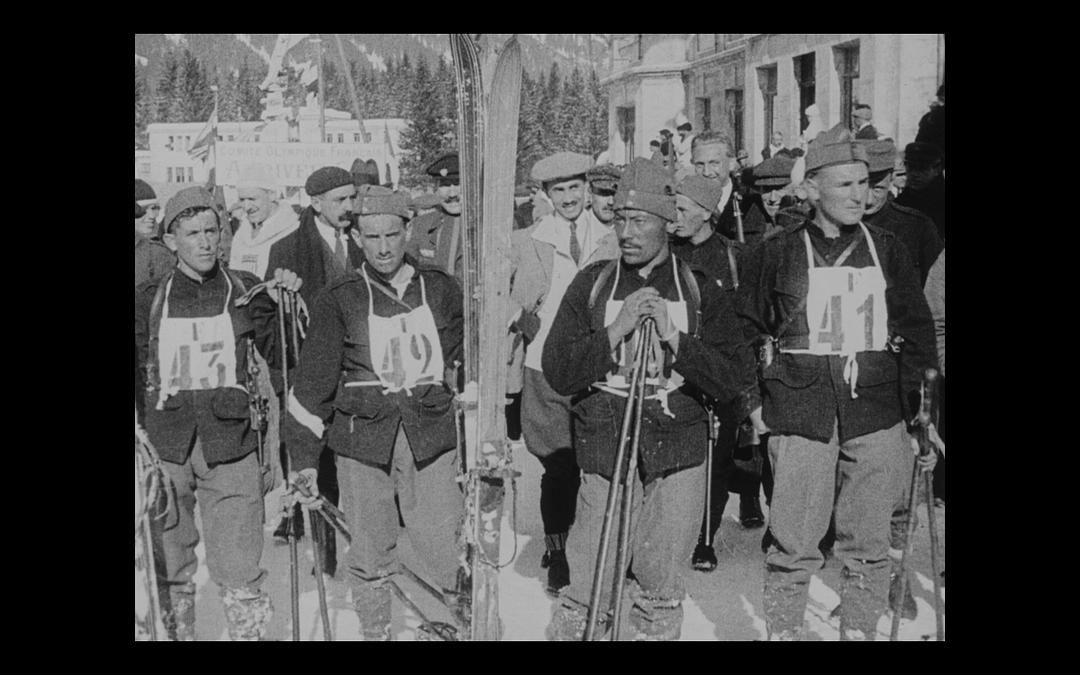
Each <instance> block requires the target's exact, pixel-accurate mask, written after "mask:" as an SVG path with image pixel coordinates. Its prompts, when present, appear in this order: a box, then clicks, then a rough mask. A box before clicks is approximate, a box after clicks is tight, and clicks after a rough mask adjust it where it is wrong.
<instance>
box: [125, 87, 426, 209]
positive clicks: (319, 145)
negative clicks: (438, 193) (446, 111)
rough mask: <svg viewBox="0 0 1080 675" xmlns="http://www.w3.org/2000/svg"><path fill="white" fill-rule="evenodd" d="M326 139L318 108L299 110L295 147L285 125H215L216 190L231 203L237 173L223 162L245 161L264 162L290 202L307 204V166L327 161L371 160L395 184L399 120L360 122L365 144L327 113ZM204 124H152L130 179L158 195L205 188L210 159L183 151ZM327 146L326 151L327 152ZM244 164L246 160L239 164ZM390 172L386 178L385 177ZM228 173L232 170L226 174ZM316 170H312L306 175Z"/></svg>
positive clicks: (337, 115)
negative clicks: (218, 187) (220, 189)
mask: <svg viewBox="0 0 1080 675" xmlns="http://www.w3.org/2000/svg"><path fill="white" fill-rule="evenodd" d="M325 115H326V135H325V137H323V138H320V133H319V109H318V107H304V108H300V109H299V113H298V119H299V134H298V141H299V142H293V143H290V142H289V141H288V128H287V126H286V125H285V123H284V122H270V123H266V122H220V123H218V127H217V144H218V145H217V149H218V152H217V155H218V157H217V160H218V172H217V174H216V178H217V182H218V184H219V185H223V186H224V187H225V195H226V199H227V200H229V201H231V200H233V199H234V198H235V189H233V188H232V185H231V182H234V181H235V177H236V175H237V173H238V168H237V167H236V166H235V164H236V161H233V163H232V164H231V165H230V166H225V165H224V164H225V163H224V161H223V159H222V158H223V157H231V158H234V160H235V158H238V157H249V158H250V161H252V162H267V163H270V164H272V165H273V166H274V167H275V169H279V171H278V174H279V179H280V180H281V182H282V185H283V186H284V187H285V189H286V196H287V198H288V199H289V200H292V201H296V202H297V203H300V204H306V203H307V201H308V200H307V195H306V194H303V189H302V186H303V184H304V180H305V179H306V177H307V176H306V175H305V176H303V177H298V174H299V173H303V172H305V171H307V174H308V175H310V171H308V164H304V163H303V160H301V159H300V156H301V155H305V156H306V157H308V158H309V162H313V163H316V164H317V163H319V162H320V161H326V162H327V163H328V164H334V165H337V166H341V167H343V168H345V169H348V168H349V167H350V166H351V165H352V162H353V160H355V159H357V158H363V159H374V160H375V161H376V162H378V164H379V176H380V178H381V179H382V181H383V182H387V180H390V181H392V182H393V183H395V184H396V183H397V182H398V179H399V175H400V174H399V170H398V164H399V158H400V157H401V146H400V139H401V132H402V131H403V130H404V128H405V125H406V121H405V120H404V119H399V118H391V119H365V120H364V128H365V130H366V131H367V133H368V135H369V141H370V142H368V143H364V139H363V137H362V135H361V131H360V124H359V122H357V121H356V120H355V119H353V118H352V115H350V114H349V113H347V112H342V111H340V110H333V109H330V108H327V109H326V111H325ZM205 127H206V123H205V122H184V123H154V124H150V125H149V126H148V127H147V132H148V134H149V149H148V150H136V151H135V177H136V178H142V179H143V180H145V181H147V182H148V183H150V184H151V185H152V186H153V187H154V188H155V190H156V191H157V192H158V193H159V196H160V195H161V194H162V193H165V194H173V193H175V192H176V191H177V190H179V189H182V188H184V187H187V186H188V185H192V184H195V185H205V184H206V182H207V180H208V179H209V177H210V169H211V168H212V166H213V161H214V154H213V153H210V154H208V155H207V156H206V157H205V159H198V158H194V157H192V156H191V155H190V154H189V153H188V151H189V150H190V149H191V147H192V146H193V145H194V144H195V143H196V140H197V139H198V137H199V133H200V132H201V131H202V130H203V129H204V128H205ZM327 146H331V147H327ZM243 161H249V160H243ZM387 166H389V176H387ZM230 167H231V168H230ZM317 168H319V167H318V166H314V165H312V166H311V171H314V169H317Z"/></svg>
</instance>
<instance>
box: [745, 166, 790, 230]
mask: <svg viewBox="0 0 1080 675" xmlns="http://www.w3.org/2000/svg"><path fill="white" fill-rule="evenodd" d="M794 165H795V159H794V158H792V157H791V156H790V155H788V154H786V153H781V154H779V155H777V156H775V157H771V158H769V159H767V160H765V161H764V162H762V163H761V164H758V165H757V166H755V167H754V168H753V169H752V170H751V171H749V172H748V173H749V187H750V193H749V194H748V195H747V197H746V200H745V201H744V204H745V205H746V213H745V214H744V215H743V231H744V232H745V235H746V243H747V244H748V245H751V246H752V245H754V244H756V243H758V242H759V241H761V240H762V239H767V238H769V237H771V236H773V235H775V234H777V233H778V232H779V231H780V230H782V229H783V228H785V227H787V226H788V225H791V224H793V219H792V217H789V214H790V213H791V211H789V209H790V207H792V206H794V205H795V201H796V200H795V197H794V196H793V195H792V194H791V189H790V187H791V170H792V168H793V167H794ZM796 213H797V214H798V216H797V218H796V219H797V220H799V221H801V220H802V219H803V215H804V214H802V213H801V212H796Z"/></svg>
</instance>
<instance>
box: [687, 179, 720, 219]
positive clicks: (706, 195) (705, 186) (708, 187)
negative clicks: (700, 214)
mask: <svg viewBox="0 0 1080 675" xmlns="http://www.w3.org/2000/svg"><path fill="white" fill-rule="evenodd" d="M675 192H676V194H680V195H683V196H684V197H689V198H690V199H692V200H694V203H695V204H697V205H698V206H700V207H702V208H705V209H708V210H709V211H712V210H713V209H715V208H716V205H717V203H719V202H720V197H721V196H723V194H724V186H723V185H721V184H720V181H718V180H714V179H711V178H706V177H705V176H698V175H696V174H695V175H693V176H687V177H686V178H683V179H682V182H680V183H679V187H677V188H676V189H675Z"/></svg>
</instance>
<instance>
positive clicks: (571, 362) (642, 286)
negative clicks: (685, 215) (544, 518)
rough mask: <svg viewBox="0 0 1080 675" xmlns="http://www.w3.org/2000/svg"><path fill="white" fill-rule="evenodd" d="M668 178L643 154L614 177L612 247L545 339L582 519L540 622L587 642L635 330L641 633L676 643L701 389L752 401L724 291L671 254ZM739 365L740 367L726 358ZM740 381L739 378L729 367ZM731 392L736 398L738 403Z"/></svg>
mask: <svg viewBox="0 0 1080 675" xmlns="http://www.w3.org/2000/svg"><path fill="white" fill-rule="evenodd" d="M674 192H675V190H674V185H673V184H672V179H671V174H670V172H667V171H665V170H663V169H662V168H660V167H657V166H656V164H655V163H654V162H652V161H650V160H647V159H644V158H638V159H635V160H634V161H633V162H632V163H631V164H630V165H629V166H628V167H627V168H626V169H625V170H624V172H623V175H622V178H621V179H620V181H619V191H618V193H617V194H616V195H615V211H616V217H615V229H616V232H617V234H618V238H619V247H620V251H621V255H620V256H619V258H618V260H616V261H599V262H596V263H593V264H592V265H589V266H588V267H586V268H585V269H583V270H582V271H581V273H580V274H578V275H577V277H576V278H575V279H574V281H573V282H572V283H571V284H570V287H569V288H568V289H567V291H566V294H565V296H564V297H563V299H562V303H561V304H560V305H559V310H558V312H557V313H556V315H555V319H554V322H553V324H552V327H551V332H550V334H549V335H548V337H547V342H546V343H545V345H544V353H543V361H542V363H543V368H544V374H545V376H546V377H547V380H548V382H549V384H550V385H551V387H552V389H554V390H555V391H556V392H557V393H559V394H560V395H563V396H571V397H573V401H574V405H573V411H574V416H573V420H574V422H573V423H574V449H575V451H576V457H577V461H578V464H579V465H580V466H581V469H582V472H583V473H582V476H581V487H580V491H579V493H578V504H577V521H576V522H575V524H574V527H573V528H572V529H571V530H570V536H569V538H568V540H567V556H568V558H569V559H570V565H571V567H572V568H573V569H575V570H580V573H575V574H574V576H573V578H572V579H571V581H570V586H569V587H568V588H567V589H565V590H564V591H563V593H562V594H561V595H560V598H559V604H558V605H557V607H556V609H555V614H554V616H553V618H552V622H551V625H550V627H549V636H550V637H551V638H553V639H557V640H580V639H581V638H582V635H583V632H584V629H585V623H586V614H587V606H588V603H589V599H590V594H591V592H592V574H591V573H590V572H591V571H592V570H593V569H594V568H595V563H596V560H595V559H596V555H597V551H598V548H599V545H600V531H601V527H602V521H603V517H604V507H603V505H604V504H605V502H606V499H607V495H608V490H609V487H610V485H611V480H612V479H613V475H612V474H613V472H614V466H613V465H614V459H615V454H616V451H617V446H618V444H619V428H620V424H621V420H622V418H623V411H624V408H625V406H626V404H627V401H628V391H627V390H628V387H629V385H628V383H629V381H630V379H631V371H632V369H633V367H634V364H633V356H632V354H633V353H634V351H635V346H636V345H635V343H634V340H636V339H639V336H640V335H641V333H639V332H638V331H637V328H638V327H639V326H640V325H641V324H642V323H643V322H644V321H646V320H650V319H651V320H652V321H654V322H655V334H654V337H653V341H652V343H651V344H649V345H643V347H644V349H646V350H647V353H648V354H650V358H649V366H648V371H647V373H646V374H647V378H646V380H645V391H644V400H643V402H642V423H641V437H640V459H639V462H640V464H639V469H640V471H639V472H637V473H635V475H634V481H635V489H634V493H633V501H632V502H631V504H632V506H631V508H632V515H631V521H632V525H631V532H630V547H631V552H630V557H631V567H630V569H631V572H632V574H633V578H634V579H635V580H636V586H635V587H634V588H632V589H631V596H632V599H633V608H632V610H631V613H630V621H631V625H632V627H633V629H634V635H635V638H636V639H640V640H675V639H678V637H679V635H680V633H681V629H682V619H683V613H682V600H683V598H684V596H685V589H684V586H683V581H682V572H683V570H685V568H686V563H687V561H688V560H689V558H690V553H691V551H692V549H693V547H694V542H695V540H696V539H697V535H698V530H699V526H700V524H701V513H702V510H703V508H704V501H705V500H704V496H705V467H704V461H705V445H706V438H707V435H708V432H707V426H708V422H707V415H706V412H705V408H704V407H703V406H702V403H701V398H702V396H703V395H707V396H711V397H713V398H715V399H717V400H719V401H722V402H724V403H728V402H733V405H735V406H736V408H737V409H739V410H743V409H745V410H743V412H742V414H741V415H739V417H744V416H745V414H746V412H748V409H746V408H745V402H746V401H747V400H748V394H747V390H748V389H749V388H751V387H752V386H753V380H752V379H750V378H749V377H747V374H748V372H749V369H750V362H751V355H750V350H749V347H748V346H745V345H741V344H740V339H739V334H738V325H737V324H736V323H735V322H733V321H730V320H729V317H730V315H731V297H730V295H729V294H727V293H725V292H723V291H722V289H721V288H720V286H719V285H718V284H717V283H716V280H715V279H714V278H713V277H711V276H710V275H709V274H708V273H707V272H704V271H703V270H701V269H696V268H693V267H691V266H690V265H689V264H687V263H686V262H684V261H681V260H678V261H677V256H673V255H672V254H671V251H670V248H669V245H668V235H669V234H670V232H671V230H673V229H674V223H675V221H676V220H677V218H678V215H677V210H676V204H675V194H674ZM740 359H741V360H742V361H744V362H745V364H744V365H743V366H742V367H739V368H735V367H733V363H734V362H735V361H738V360H740ZM740 374H741V377H742V378H743V379H742V381H740V380H738V379H737V378H738V376H740ZM736 399H738V400H739V401H741V403H740V402H737V401H736ZM614 558H615V556H614V555H609V556H608V558H607V561H608V566H609V567H608V569H607V570H606V576H605V583H604V587H603V588H602V590H601V594H600V604H599V606H598V608H597V614H598V616H599V617H601V621H600V624H601V630H600V632H599V633H598V635H600V634H602V633H603V632H604V628H603V624H605V623H606V620H605V614H606V610H607V608H608V606H609V603H610V600H611V597H610V586H609V584H610V583H611V580H612V579H613V575H614V574H619V573H620V572H617V571H614V570H613V569H612V568H613V567H614Z"/></svg>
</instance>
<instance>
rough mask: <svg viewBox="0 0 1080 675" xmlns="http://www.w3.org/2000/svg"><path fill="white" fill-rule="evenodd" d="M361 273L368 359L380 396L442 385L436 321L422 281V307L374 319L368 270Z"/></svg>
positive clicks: (362, 269)
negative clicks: (365, 291) (364, 288)
mask: <svg viewBox="0 0 1080 675" xmlns="http://www.w3.org/2000/svg"><path fill="white" fill-rule="evenodd" d="M361 271H362V272H363V274H364V280H365V281H366V282H367V284H368V344H369V350H370V352H369V357H370V359H371V368H372V370H373V371H374V372H375V374H376V375H377V376H378V377H379V382H378V384H380V385H382V387H383V392H384V393H392V392H396V391H402V390H406V391H408V390H411V389H412V388H413V387H415V386H417V385H421V384H435V383H437V382H441V381H442V379H443V357H442V343H441V342H440V341H439V331H438V328H436V326H435V317H434V315H432V313H431V308H430V307H429V306H428V304H427V292H426V289H425V286H424V277H423V276H421V277H420V297H421V302H422V304H421V305H420V306H419V307H417V308H416V309H414V310H412V311H411V312H406V313H404V314H398V315H396V316H376V315H375V302H374V290H373V289H372V287H371V280H370V279H369V278H368V275H367V268H366V267H362V268H361ZM357 384H360V383H357ZM373 384H374V383H373Z"/></svg>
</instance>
